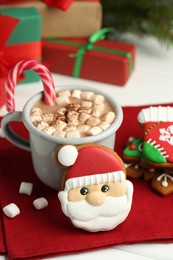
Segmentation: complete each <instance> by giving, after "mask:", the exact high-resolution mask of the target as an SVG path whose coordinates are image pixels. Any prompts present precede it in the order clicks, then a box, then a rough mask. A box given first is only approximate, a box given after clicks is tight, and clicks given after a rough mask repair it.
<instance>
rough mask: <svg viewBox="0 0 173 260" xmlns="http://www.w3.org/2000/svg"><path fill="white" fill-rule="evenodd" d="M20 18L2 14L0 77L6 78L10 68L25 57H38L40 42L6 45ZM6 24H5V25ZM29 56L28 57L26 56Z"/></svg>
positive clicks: (0, 21) (0, 16)
mask: <svg viewBox="0 0 173 260" xmlns="http://www.w3.org/2000/svg"><path fill="white" fill-rule="evenodd" d="M19 22H20V19H18V18H14V17H10V16H7V15H0V28H1V37H0V61H1V62H0V78H5V77H6V76H7V74H8V71H9V69H10V68H11V66H13V65H14V64H15V63H17V62H18V61H20V60H22V59H24V58H30V57H32V58H33V57H35V58H38V57H37V56H38V53H39V49H40V42H39V41H37V42H31V43H22V44H15V45H8V46H7V45H6V43H7V41H8V39H9V37H10V35H11V34H12V32H13V31H14V30H15V28H16V26H17V24H18V23H19ZM4 25H5V26H4ZM26 56H27V57H26Z"/></svg>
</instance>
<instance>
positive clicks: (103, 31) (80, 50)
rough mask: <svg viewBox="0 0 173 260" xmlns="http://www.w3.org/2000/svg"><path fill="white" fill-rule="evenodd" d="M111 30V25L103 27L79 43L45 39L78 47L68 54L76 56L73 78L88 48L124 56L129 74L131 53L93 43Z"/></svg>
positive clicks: (131, 64)
mask: <svg viewBox="0 0 173 260" xmlns="http://www.w3.org/2000/svg"><path fill="white" fill-rule="evenodd" d="M113 31H114V28H112V27H111V28H103V29H101V30H99V31H97V32H95V33H93V34H92V35H91V36H90V37H89V39H88V42H87V43H86V44H80V43H76V42H72V41H68V40H63V39H58V38H52V37H49V38H46V39H47V40H50V41H53V42H57V43H59V44H65V45H70V46H74V47H77V48H78V51H77V52H76V53H70V54H69V57H74V58H76V60H75V64H74V69H73V72H72V75H73V77H75V78H78V77H79V76H80V71H81V67H82V62H83V59H84V56H85V54H86V52H88V51H90V50H94V51H101V52H106V53H110V54H115V55H120V56H124V57H126V58H127V59H128V64H129V74H130V73H131V72H132V70H133V59H132V55H131V53H129V52H125V51H120V50H114V49H108V48H103V47H99V46H95V45H94V43H95V42H97V41H100V40H103V39H105V37H106V34H107V33H109V32H113Z"/></svg>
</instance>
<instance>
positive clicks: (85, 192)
mask: <svg viewBox="0 0 173 260" xmlns="http://www.w3.org/2000/svg"><path fill="white" fill-rule="evenodd" d="M88 192H89V190H88V189H87V188H86V187H83V188H82V189H81V190H80V193H81V194H82V195H87V194H88Z"/></svg>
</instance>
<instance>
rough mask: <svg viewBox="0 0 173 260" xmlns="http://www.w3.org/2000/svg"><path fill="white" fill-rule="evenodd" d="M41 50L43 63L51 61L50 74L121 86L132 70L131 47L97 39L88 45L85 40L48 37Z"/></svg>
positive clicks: (133, 52) (132, 53)
mask: <svg viewBox="0 0 173 260" xmlns="http://www.w3.org/2000/svg"><path fill="white" fill-rule="evenodd" d="M42 47H43V48H42V57H43V60H44V61H47V60H49V61H51V65H50V68H49V69H50V71H52V72H55V73H59V74H64V75H69V76H74V77H76V78H77V77H80V78H85V79H89V80H94V81H101V82H106V83H110V84H114V85H118V86H123V85H125V84H126V82H127V80H128V79H129V76H130V74H131V72H132V70H133V68H134V60H135V46H134V45H132V44H125V43H122V42H117V41H111V40H100V41H97V42H95V43H94V44H92V46H91V44H90V43H88V41H87V39H84V38H79V39H77V38H75V39H74V38H70V39H69V38H68V39H67V38H66V39H58V38H49V39H44V40H43V41H42ZM87 48H90V49H87ZM83 50H84V53H83V55H80V54H81V52H82V51H83ZM79 63H80V64H79Z"/></svg>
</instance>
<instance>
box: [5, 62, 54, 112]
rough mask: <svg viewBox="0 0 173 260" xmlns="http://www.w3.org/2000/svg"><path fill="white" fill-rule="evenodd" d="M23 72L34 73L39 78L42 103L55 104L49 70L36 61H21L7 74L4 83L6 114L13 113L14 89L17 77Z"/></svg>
mask: <svg viewBox="0 0 173 260" xmlns="http://www.w3.org/2000/svg"><path fill="white" fill-rule="evenodd" d="M25 70H33V71H35V72H36V73H37V74H38V75H39V76H40V78H41V80H42V83H43V87H44V102H45V104H47V105H52V104H53V103H54V102H55V98H56V93H55V86H54V82H53V79H52V76H51V74H50V72H49V70H48V69H47V68H46V67H45V66H44V65H43V64H41V63H40V62H39V61H36V60H22V61H20V62H18V63H17V64H16V65H15V66H14V67H13V68H12V69H11V70H10V71H9V73H8V77H7V80H6V82H5V94H6V108H7V111H8V112H12V111H15V98H14V89H15V86H16V83H17V80H18V79H19V76H20V75H21V74H22V73H23V72H24V71H25Z"/></svg>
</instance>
